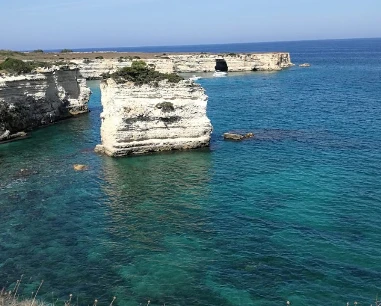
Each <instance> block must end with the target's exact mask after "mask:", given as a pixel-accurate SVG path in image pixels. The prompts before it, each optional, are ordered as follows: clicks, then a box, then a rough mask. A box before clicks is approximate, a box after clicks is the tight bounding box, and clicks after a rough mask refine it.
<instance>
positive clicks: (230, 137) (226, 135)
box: [223, 132, 254, 141]
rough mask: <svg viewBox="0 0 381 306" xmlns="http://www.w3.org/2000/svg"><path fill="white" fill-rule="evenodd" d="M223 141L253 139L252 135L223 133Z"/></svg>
mask: <svg viewBox="0 0 381 306" xmlns="http://www.w3.org/2000/svg"><path fill="white" fill-rule="evenodd" d="M223 136H224V139H226V140H236V141H239V140H243V139H245V138H252V137H254V134H253V133H246V134H237V133H230V132H229V133H224V135H223Z"/></svg>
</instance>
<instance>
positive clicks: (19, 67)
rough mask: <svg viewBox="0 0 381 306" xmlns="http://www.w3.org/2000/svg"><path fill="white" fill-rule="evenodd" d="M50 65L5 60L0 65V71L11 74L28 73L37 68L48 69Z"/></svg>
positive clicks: (10, 59) (13, 59) (11, 59)
mask: <svg viewBox="0 0 381 306" xmlns="http://www.w3.org/2000/svg"><path fill="white" fill-rule="evenodd" d="M50 66H51V64H49V63H47V62H36V61H31V62H24V61H22V60H19V59H15V58H7V59H6V60H5V61H4V62H2V63H1V64H0V70H5V71H7V72H8V73H12V74H22V73H30V72H32V70H33V69H36V68H38V67H50Z"/></svg>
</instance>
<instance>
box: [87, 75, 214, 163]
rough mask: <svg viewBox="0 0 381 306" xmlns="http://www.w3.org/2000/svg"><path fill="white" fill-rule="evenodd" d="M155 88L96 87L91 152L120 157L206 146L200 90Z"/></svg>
mask: <svg viewBox="0 0 381 306" xmlns="http://www.w3.org/2000/svg"><path fill="white" fill-rule="evenodd" d="M157 85H158V86H155V85H147V84H146V85H142V86H137V85H134V83H131V82H129V83H123V84H118V83H116V82H115V81H114V80H113V79H111V78H110V79H107V80H104V81H102V82H101V93H102V105H103V112H102V114H101V121H102V123H101V138H102V143H101V145H98V146H97V147H96V148H95V151H96V152H98V153H105V154H107V155H109V156H126V155H136V154H145V153H150V152H159V151H168V150H188V149H195V148H201V147H207V146H209V144H210V135H211V132H212V125H211V123H210V120H209V119H208V117H207V116H206V105H207V100H208V97H207V96H206V94H205V91H204V89H203V88H202V87H201V86H200V85H198V84H195V83H194V82H192V81H189V80H183V81H180V82H179V83H170V82H168V81H167V80H164V81H160V82H159V83H158V84H157Z"/></svg>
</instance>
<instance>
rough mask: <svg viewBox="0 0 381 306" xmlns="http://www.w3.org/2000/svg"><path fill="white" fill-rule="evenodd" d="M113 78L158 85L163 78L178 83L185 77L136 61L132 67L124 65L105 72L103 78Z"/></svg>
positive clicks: (121, 80) (137, 83) (120, 81)
mask: <svg viewBox="0 0 381 306" xmlns="http://www.w3.org/2000/svg"><path fill="white" fill-rule="evenodd" d="M109 77H111V78H113V79H114V80H115V81H116V82H117V83H124V82H128V81H129V82H134V84H135V85H139V86H140V85H143V84H153V85H154V86H155V84H156V85H158V82H160V81H162V80H168V82H170V83H178V82H180V81H181V80H183V78H182V77H181V76H179V75H177V74H175V73H161V72H159V71H156V70H154V69H152V68H150V67H148V66H147V64H146V63H145V62H144V61H134V62H132V65H131V67H124V68H121V69H119V70H118V71H116V72H114V73H112V74H104V75H102V78H104V79H105V78H109Z"/></svg>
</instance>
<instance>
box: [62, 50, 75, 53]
mask: <svg viewBox="0 0 381 306" xmlns="http://www.w3.org/2000/svg"><path fill="white" fill-rule="evenodd" d="M71 52H73V50H71V49H62V50H61V53H71Z"/></svg>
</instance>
